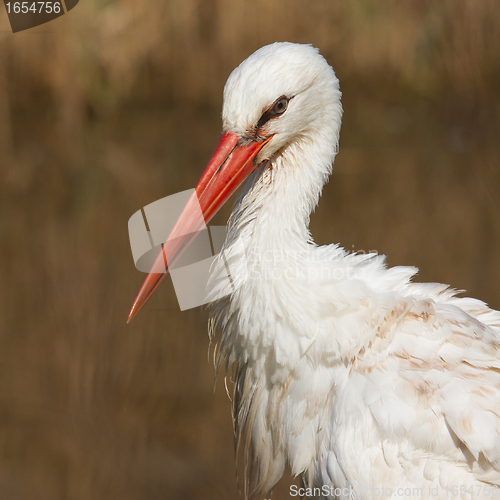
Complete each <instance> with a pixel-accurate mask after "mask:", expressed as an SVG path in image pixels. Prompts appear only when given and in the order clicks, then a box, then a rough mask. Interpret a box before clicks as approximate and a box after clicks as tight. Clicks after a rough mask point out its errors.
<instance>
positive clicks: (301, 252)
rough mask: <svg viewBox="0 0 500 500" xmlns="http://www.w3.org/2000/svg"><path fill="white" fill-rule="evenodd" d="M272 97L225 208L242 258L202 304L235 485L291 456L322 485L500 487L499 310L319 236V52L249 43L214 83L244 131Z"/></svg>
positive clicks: (325, 161) (329, 81)
mask: <svg viewBox="0 0 500 500" xmlns="http://www.w3.org/2000/svg"><path fill="white" fill-rule="evenodd" d="M280 96H287V97H288V98H291V100H290V101H289V105H288V109H287V111H286V112H285V113H284V114H283V115H282V116H280V117H279V119H274V120H270V121H269V123H268V124H267V125H266V127H267V128H266V133H267V134H274V137H273V139H272V140H271V141H270V142H269V143H268V144H267V145H266V146H265V147H264V148H263V149H262V151H261V152H260V154H259V157H258V161H259V162H262V165H261V167H260V168H259V169H258V170H257V171H256V172H255V174H254V175H253V176H252V177H251V179H250V180H249V181H248V183H247V185H246V187H245V190H244V193H243V195H242V196H241V198H240V199H239V201H238V203H237V205H236V207H235V209H234V211H233V214H232V216H231V219H230V224H229V233H228V237H227V240H226V244H225V254H226V257H228V258H229V259H231V260H232V266H233V267H232V269H236V270H237V269H240V270H241V272H238V271H236V273H233V276H232V278H233V280H235V283H234V285H235V286H234V288H233V291H232V293H231V295H230V296H229V297H227V298H225V299H221V300H218V301H216V302H215V303H214V304H213V308H212V312H211V329H210V331H211V334H212V335H213V336H214V337H215V338H216V341H217V344H218V345H217V349H216V365H217V368H221V367H222V366H223V365H225V366H226V369H231V368H233V369H234V373H233V378H234V398H233V405H234V408H233V412H234V413H233V415H234V423H235V433H236V441H237V443H239V442H240V441H241V440H242V439H243V443H244V447H245V450H246V452H247V469H246V470H247V478H246V480H247V483H248V485H247V489H246V493H247V495H248V496H252V495H255V496H266V495H268V494H269V493H270V492H271V491H272V489H273V487H274V486H275V484H276V483H277V481H278V480H279V479H280V477H281V476H282V474H283V472H284V469H285V466H286V465H287V464H288V466H289V467H290V469H291V472H292V474H293V475H300V476H301V477H302V480H303V482H304V485H305V486H306V487H310V488H314V487H318V488H323V489H322V490H321V493H322V495H323V497H331V498H334V497H336V496H338V497H339V498H348V497H354V498H356V499H368V498H378V497H380V498H382V497H387V496H392V497H393V498H400V497H404V496H406V497H407V496H408V494H409V493H408V492H410V491H412V492H413V493H412V494H411V496H414V497H417V498H427V497H428V498H439V499H441V498H453V497H454V496H455V493H456V488H458V491H459V492H460V494H458V495H457V498H458V497H460V498H477V496H478V495H477V492H478V490H479V489H480V488H479V487H483V491H485V488H486V487H488V488H492V487H493V485H494V486H495V487H498V486H500V349H499V346H500V313H498V312H496V311H493V310H491V309H489V308H488V307H487V306H486V305H485V304H484V303H482V302H480V301H477V300H473V299H469V298H457V297H456V296H455V292H454V291H453V290H451V289H449V288H448V287H447V286H444V285H440V284H412V283H411V282H410V279H411V277H412V276H413V275H414V274H415V273H416V271H417V270H416V269H415V268H408V267H396V268H392V269H387V268H386V267H385V264H384V258H383V257H379V256H376V255H350V254H347V253H346V252H345V251H344V250H343V249H342V248H340V247H338V246H336V245H330V246H326V247H317V246H316V245H315V244H314V243H313V242H312V241H311V237H310V234H309V230H308V223H309V215H310V213H311V211H312V210H313V209H314V207H315V206H316V203H317V201H318V198H319V196H320V193H321V189H322V187H323V184H324V183H325V181H326V180H327V178H328V176H329V174H330V171H331V166H332V162H333V160H334V158H335V154H336V151H337V146H338V140H339V131H340V122H341V115H342V107H341V104H340V91H339V84H338V80H337V78H336V76H335V74H334V72H333V70H332V69H331V68H330V66H329V65H328V64H327V62H326V61H325V59H323V57H321V56H320V55H319V53H318V51H317V50H316V49H314V48H312V47H310V46H306V45H296V44H290V43H277V44H273V45H269V46H267V47H263V48H262V49H260V50H258V51H257V52H255V53H254V54H253V55H252V56H250V57H249V58H248V59H247V60H246V61H244V62H243V63H242V64H241V65H240V66H239V67H238V68H236V69H235V70H234V71H233V73H232V74H231V76H230V77H229V79H228V82H227V84H226V87H225V90H224V107H223V124H224V130H226V131H231V132H235V133H237V134H239V136H240V137H242V138H245V137H247V136H249V135H250V134H252V132H253V131H254V130H255V125H256V123H257V122H258V120H259V117H260V116H261V114H262V112H263V110H265V109H266V108H267V107H268V106H270V105H271V104H272V103H273V102H274V101H275V100H276V99H277V98H279V97H280ZM266 160H267V161H266ZM225 265H226V264H225V263H224V262H223V260H222V259H220V261H219V262H218V263H217V265H216V268H215V269H214V276H217V275H218V273H220V272H222V269H223V267H224V266H225ZM245 273H246V274H245ZM325 487H326V489H325ZM328 488H347V489H348V492H349V493H346V491H347V490H342V491H340V490H337V493H335V492H334V490H333V489H328ZM454 488H455V489H454ZM460 488H462V489H460ZM471 488H472V489H471ZM474 488H475V490H474ZM389 491H390V493H391V494H390V495H387V492H389ZM421 492H422V493H421ZM471 492H472V493H474V494H471ZM496 493H497V494H498V491H497V492H496ZM316 496H319V495H316ZM479 496H482V494H479Z"/></svg>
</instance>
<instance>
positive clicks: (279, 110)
mask: <svg viewBox="0 0 500 500" xmlns="http://www.w3.org/2000/svg"><path fill="white" fill-rule="evenodd" d="M286 108H288V99H287V98H286V97H280V98H279V99H278V100H277V101H276V102H275V103H274V106H273V107H272V108H271V109H270V112H269V114H270V115H271V116H279V115H282V114H283V113H284V112H285V111H286Z"/></svg>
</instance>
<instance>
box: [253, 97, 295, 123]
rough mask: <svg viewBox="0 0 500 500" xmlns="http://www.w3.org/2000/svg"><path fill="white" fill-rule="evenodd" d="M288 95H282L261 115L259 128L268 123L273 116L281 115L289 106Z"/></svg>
mask: <svg viewBox="0 0 500 500" xmlns="http://www.w3.org/2000/svg"><path fill="white" fill-rule="evenodd" d="M289 100H290V99H288V97H285V96H282V97H280V98H279V99H278V100H277V101H276V102H275V103H274V104H273V105H272V106H271V107H270V108H269V109H268V110H267V111H266V112H265V113H264V114H263V115H262V116H261V117H260V120H259V122H258V123H257V128H260V127H262V125H264V124H265V123H267V122H268V121H269V120H270V119H271V118H276V117H277V116H281V115H282V114H283V113H284V112H285V111H286V108H288V101H289Z"/></svg>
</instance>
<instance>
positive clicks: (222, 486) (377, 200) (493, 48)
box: [0, 0, 500, 500]
mask: <svg viewBox="0 0 500 500" xmlns="http://www.w3.org/2000/svg"><path fill="white" fill-rule="evenodd" d="M275 40H290V41H297V42H307V43H312V44H314V45H316V46H318V47H319V48H320V49H321V51H322V53H323V54H324V55H325V56H326V57H327V59H328V60H329V61H330V63H331V64H332V65H333V66H334V68H335V70H336V71H337V74H338V76H339V78H340V80H341V87H342V90H343V93H344V100H343V102H344V108H345V119H344V125H343V129H342V137H341V152H340V154H339V156H338V159H337V162H336V166H335V174H334V176H333V177H332V181H331V182H330V184H329V185H328V186H327V188H326V189H325V193H324V199H323V201H322V202H321V204H320V207H319V209H318V211H317V213H316V214H315V215H314V217H313V222H312V230H313V234H314V235H315V236H316V238H317V240H318V241H319V242H320V243H325V242H332V241H340V242H342V244H343V245H344V246H346V247H347V248H349V249H350V248H352V246H354V248H355V249H364V250H370V249H377V250H378V251H379V252H380V253H386V254H388V255H389V256H390V258H389V262H390V264H412V265H417V266H419V267H420V268H421V279H425V280H436V281H443V282H446V283H451V284H452V285H453V286H456V287H458V288H465V289H467V290H468V292H469V293H470V294H471V295H474V296H477V297H478V298H482V299H484V300H486V301H488V302H489V303H491V305H492V306H494V307H496V308H499V307H500V289H499V288H498V285H497V284H498V282H500V261H499V259H498V254H499V249H500V216H499V213H500V204H499V202H498V192H499V189H500V168H499V152H500V151H499V143H498V137H499V135H500V119H499V106H500V105H499V102H500V101H499V97H500V95H499V94H500V50H499V47H500V15H499V14H498V5H497V3H496V2H495V1H494V0H481V2H477V1H473V0H470V1H462V0H447V1H443V2H430V1H423V2H416V1H414V2H411V1H403V2H389V3H387V2H386V3H384V5H383V6H381V4H380V3H379V2H375V0H372V1H368V0H354V1H350V2H329V1H319V0H312V1H310V2H307V3H306V2H303V1H302V0H293V1H285V0H275V1H273V2H269V1H264V0H256V1H254V2H233V1H230V0H218V1H211V2H208V1H201V0H198V1H195V0H182V1H180V0H172V1H169V2H160V1H158V0H152V1H150V2H136V1H132V0H123V1H120V2H104V3H103V2H97V1H95V0H86V1H85V2H80V4H79V5H78V7H77V8H75V9H74V10H73V11H72V12H71V13H70V14H68V15H67V16H63V17H62V18H60V19H58V20H56V21H54V22H53V23H51V24H48V25H45V26H41V27H39V28H35V29H33V30H31V31H30V32H25V33H19V34H16V35H11V34H8V24H7V19H6V16H5V15H2V16H0V132H1V133H0V150H1V157H0V169H1V175H0V209H1V214H2V216H1V219H0V360H1V362H0V497H1V498H9V499H12V500H16V499H28V498H29V499H33V498H36V499H40V500H44V499H50V500H52V499H92V500H96V499H106V500H111V499H115V498H116V499H120V500H125V499H157V498H158V499H159V498H169V499H176V498H179V499H180V498H183V499H185V498H191V497H192V498H236V497H237V495H238V494H237V489H236V486H235V479H234V466H233V455H232V434H231V423H230V415H229V402H228V401H227V398H226V395H225V392H224V390H223V388H222V387H221V384H220V383H219V387H218V390H217V391H216V393H215V395H214V394H213V393H212V384H213V369H212V367H211V365H210V364H209V363H208V362H207V349H208V339H207V335H206V314H205V313H204V312H202V311H201V310H194V311H190V312H185V313H180V312H179V311H178V310H177V305H176V302H175V297H174V294H173V290H172V286H171V284H168V283H167V284H165V285H164V286H163V287H162V289H161V290H160V292H159V294H158V296H157V297H155V298H154V300H153V303H152V304H150V305H149V307H148V308H147V309H146V310H145V311H143V312H142V313H141V315H140V316H139V317H138V318H137V320H136V321H134V322H133V323H132V324H131V325H129V326H126V325H125V318H126V314H127V309H128V307H129V306H130V303H131V300H132V299H133V297H134V294H135V292H136V290H137V288H138V286H139V284H140V282H141V278H142V276H141V275H139V274H138V273H137V272H136V271H135V270H134V268H133V264H132V259H131V255H130V250H129V244H128V235H127V220H128V218H129V217H130V215H131V214H132V213H134V212H135V211H136V210H138V209H139V208H140V207H142V206H144V205H146V204H147V203H150V202H151V201H154V200H156V199H158V198H160V197H162V196H166V195H168V194H172V193H175V192H177V191H181V190H184V189H187V188H189V187H192V186H193V185H194V184H195V182H196V180H197V178H198V176H199V174H200V172H201V170H202V168H203V166H204V163H205V161H206V159H207V158H208V156H209V154H210V152H211V150H212V148H213V145H214V144H215V141H216V139H217V137H218V133H219V128H220V122H219V119H218V117H219V113H220V104H221V94H222V86H223V84H224V81H225V79H226V78H227V76H228V74H229V72H230V71H231V69H232V68H233V67H234V66H235V65H236V64H238V63H239V62H240V61H241V60H242V59H244V58H245V57H246V56H247V55H248V54H249V53H251V52H252V51H253V50H255V49H256V48H258V47H259V46H261V45H264V44H266V43H269V42H273V41H275ZM225 215H227V210H226V212H225V214H222V215H220V216H218V218H217V220H216V221H215V223H220V224H223V223H224V216H225ZM288 484H289V481H288V480H287V481H284V482H283V485H282V487H281V491H279V492H277V494H276V498H288V495H287V487H288Z"/></svg>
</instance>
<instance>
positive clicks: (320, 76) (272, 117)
mask: <svg viewBox="0 0 500 500" xmlns="http://www.w3.org/2000/svg"><path fill="white" fill-rule="evenodd" d="M340 95H341V94H340V90H339V82H338V79H337V77H336V76H335V73H334V71H333V69H332V68H331V67H330V65H329V64H328V63H327V61H326V60H325V59H324V58H323V57H322V56H321V55H320V54H319V51H318V49H316V48H314V47H312V46H311V45H302V44H296V43H289V42H277V43H274V44H271V45H266V46H265V47H262V48H260V49H259V50H257V51H256V52H254V53H253V54H252V55H251V56H250V57H248V58H247V59H246V60H245V61H243V62H242V63H241V64H240V65H239V66H238V67H237V68H236V69H234V70H233V72H232V73H231V75H230V76H229V78H228V80H227V82H226V85H225V87H224V104H223V108H222V121H223V131H225V132H227V133H231V134H234V135H236V136H238V137H239V138H240V140H241V142H245V141H264V140H266V143H265V144H264V145H263V147H262V149H261V150H260V151H259V152H258V154H257V155H256V159H255V163H257V164H260V163H262V162H263V161H264V160H267V159H270V158H272V156H273V155H274V154H275V153H277V152H278V151H280V150H281V149H282V148H284V147H286V146H287V145H291V144H293V143H295V142H296V141H298V140H300V139H301V138H303V137H305V138H309V137H313V136H314V135H315V134H316V133H319V132H322V133H325V130H326V129H327V128H328V127H330V128H335V127H336V133H337V134H338V126H340V116H341V113H342V108H341V106H340Z"/></svg>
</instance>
